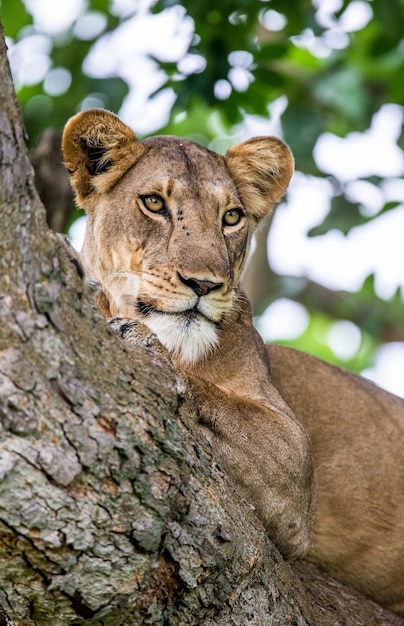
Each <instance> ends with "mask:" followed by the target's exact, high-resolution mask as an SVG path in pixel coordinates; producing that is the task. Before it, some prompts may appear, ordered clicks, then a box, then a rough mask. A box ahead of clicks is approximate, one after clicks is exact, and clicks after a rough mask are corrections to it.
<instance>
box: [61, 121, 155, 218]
mask: <svg viewBox="0 0 404 626" xmlns="http://www.w3.org/2000/svg"><path fill="white" fill-rule="evenodd" d="M144 150H145V147H144V146H143V144H142V143H140V141H138V139H137V137H136V135H135V133H134V132H133V130H132V129H131V128H129V126H126V124H124V123H123V122H121V120H120V119H119V118H118V117H117V116H116V115H114V114H113V113H110V112H109V111H105V110H104V109H89V110H87V111H83V112H82V113H78V114H77V115H75V116H74V117H72V118H70V120H69V121H68V122H67V124H66V126H65V129H64V132H63V138H62V152H63V159H64V162H65V165H66V167H67V169H68V171H69V174H70V180H71V184H72V187H73V189H74V191H75V192H76V196H77V201H78V203H79V204H80V205H81V204H83V205H85V199H86V198H87V196H88V195H89V194H90V193H91V192H93V191H96V192H98V193H106V192H107V191H108V190H109V189H110V188H111V187H112V186H113V185H115V184H116V183H117V182H118V180H119V179H120V178H121V177H122V176H123V175H124V174H125V172H127V170H128V169H129V168H130V167H131V166H132V165H134V163H136V161H137V160H138V159H139V158H140V156H141V155H142V154H143V152H144ZM83 208H86V207H85V206H83Z"/></svg>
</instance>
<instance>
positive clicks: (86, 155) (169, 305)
mask: <svg viewBox="0 0 404 626" xmlns="http://www.w3.org/2000/svg"><path fill="white" fill-rule="evenodd" d="M63 151H64V158H65V162H66V164H67V167H68V169H69V171H70V173H71V177H72V184H73V186H74V188H75V191H76V194H77V198H78V202H79V204H80V205H81V206H82V207H83V208H85V209H86V211H87V214H88V225H87V230H86V238H85V243H84V248H83V259H84V264H85V268H86V270H87V272H88V273H89V275H90V276H91V277H93V278H94V279H95V280H97V281H98V282H99V283H100V285H101V288H102V292H101V295H100V297H99V303H100V306H101V308H102V310H103V311H104V313H105V315H106V316H107V317H115V318H116V317H119V318H122V320H121V321H117V320H116V319H115V320H114V322H113V324H114V327H115V328H118V330H119V329H121V331H122V332H121V334H122V336H125V337H126V338H127V339H129V340H134V341H137V339H136V337H137V336H138V334H139V333H138V331H136V328H135V327H136V324H137V323H139V322H140V323H141V324H140V327H141V328H142V329H145V328H146V331H147V328H148V329H151V331H153V332H154V333H155V334H156V335H157V337H158V339H159V340H160V341H161V342H162V344H163V345H164V346H165V347H166V348H167V350H168V351H169V353H170V355H171V358H172V359H173V361H174V363H175V364H176V365H177V367H178V368H179V370H180V371H181V372H182V375H183V377H184V380H185V381H186V384H187V386H188V396H189V397H190V398H191V401H192V402H193V404H194V407H195V409H196V412H197V414H198V416H199V420H198V428H200V429H202V430H203V432H204V434H205V435H206V436H207V437H208V439H209V440H210V441H211V444H212V447H213V449H214V451H215V453H216V455H217V456H218V458H219V460H220V461H221V463H222V465H223V466H224V468H225V469H226V470H227V471H228V472H229V474H230V475H231V476H232V477H233V478H234V480H235V481H236V483H237V484H238V485H239V487H240V488H241V490H242V492H243V493H244V495H245V496H246V497H247V498H248V499H249V500H250V501H251V502H252V503H253V504H254V505H255V506H256V508H257V512H258V514H259V515H260V516H261V518H262V520H263V522H264V524H265V525H266V527H267V529H268V532H269V533H270V536H271V538H272V539H273V541H274V542H275V543H276V544H277V546H278V547H279V548H280V550H281V551H282V552H283V554H284V555H285V556H287V557H288V558H296V557H301V556H304V555H305V554H306V553H307V552H308V550H309V548H310V544H311V538H312V526H313V515H314V490H313V474H312V456H311V446H310V440H309V437H308V435H307V432H308V433H309V435H310V438H311V441H312V445H313V456H314V464H315V465H314V467H315V483H316V489H317V497H318V507H317V514H316V522H315V528H316V537H315V540H314V544H313V547H312V549H311V551H310V552H309V558H311V559H312V560H314V561H316V562H317V563H319V564H320V565H321V566H323V567H324V568H325V569H328V570H329V571H330V572H331V573H332V574H333V575H334V576H336V577H337V578H340V579H341V580H343V581H346V582H349V583H351V584H353V585H355V586H356V587H358V588H359V589H361V590H362V591H363V592H364V593H366V594H367V595H369V596H371V597H373V598H374V599H376V600H377V601H379V602H381V603H384V604H392V603H398V602H400V601H401V600H402V599H403V596H404V582H403V581H401V583H400V580H399V577H400V569H399V566H397V565H396V564H395V562H394V560H395V556H394V554H395V553H397V554H400V555H401V554H402V550H403V544H404V540H403V539H402V538H400V536H399V535H398V534H397V533H396V532H395V530H392V529H391V527H390V528H389V522H390V519H391V518H390V509H391V504H389V503H387V502H385V499H386V491H387V488H386V484H385V481H384V480H380V481H378V482H377V483H376V484H375V490H374V491H372V489H371V485H369V476H371V473H370V468H371V469H372V472H373V474H375V472H374V470H375V466H376V469H377V465H378V464H383V463H385V464H386V468H387V469H386V472H390V476H391V479H392V481H393V482H394V485H393V486H392V487H391V488H390V489H389V490H388V493H389V494H391V497H392V498H393V499H394V506H396V507H397V519H398V517H399V511H400V510H401V513H402V515H403V514H404V510H403V509H404V503H403V501H402V495H403V494H402V491H403V484H404V481H403V477H402V474H400V469H401V465H400V464H399V462H398V459H397V457H396V448H394V451H393V454H392V457H391V458H389V455H390V452H389V450H388V449H386V445H384V446H383V448H382V449H383V453H382V455H381V458H380V460H379V461H378V462H376V461H375V455H376V451H377V449H378V446H379V445H380V437H379V438H378V441H377V442H376V444H377V445H376V448H375V449H374V445H375V442H374V437H375V433H376V435H377V433H378V432H380V433H383V432H384V431H389V432H390V433H391V436H392V437H393V438H395V439H396V441H397V440H398V438H399V436H401V435H402V431H400V428H402V423H403V416H404V403H402V402H400V401H399V400H396V401H393V400H392V399H391V396H388V397H387V396H386V394H383V393H382V392H379V391H378V390H377V391H376V392H374V391H372V390H373V389H375V388H374V387H372V386H370V385H369V387H366V384H362V383H361V382H357V379H356V378H351V377H347V378H346V380H347V381H348V382H347V384H346V385H345V386H344V384H345V379H344V381H341V376H342V375H341V374H340V373H339V370H333V369H332V368H329V367H328V366H326V365H325V364H322V363H321V362H319V361H315V365H313V366H312V368H311V370H310V367H308V368H307V367H306V360H305V359H306V357H305V356H302V357H299V353H294V352H289V351H286V350H284V351H282V350H281V351H278V350H277V349H276V348H274V352H273V364H272V366H271V367H272V374H270V367H269V361H268V356H267V352H266V349H265V347H264V345H263V342H262V340H261V339H260V337H259V336H258V334H257V333H256V331H255V330H254V328H253V326H252V319H251V311H250V307H249V304H248V302H247V300H246V298H245V296H244V295H243V293H242V291H241V290H240V286H239V282H240V277H241V273H242V269H243V266H244V263H245V260H246V257H247V253H248V247H249V242H250V238H251V234H252V232H253V231H254V229H255V228H256V226H257V224H258V222H259V221H260V219H261V218H262V217H264V215H266V214H267V213H268V212H269V211H270V210H271V208H272V205H273V203H274V202H276V201H277V200H278V199H279V198H280V197H281V196H282V194H283V193H284V191H285V189H286V187H287V184H288V182H289V179H290V176H291V174H292V171H293V159H292V157H291V154H290V151H289V150H288V148H287V147H286V146H285V144H283V143H282V142H281V141H280V140H277V139H275V138H256V139H253V140H250V141H248V142H245V143H243V144H241V145H239V146H235V147H234V148H232V149H231V150H230V151H229V153H228V154H227V155H226V156H225V157H221V156H219V155H217V154H215V153H212V152H211V151H209V150H206V149H205V148H202V147H201V146H198V145H197V144H194V143H192V142H188V141H186V140H180V139H178V138H174V137H160V138H151V139H148V140H146V141H144V142H139V141H138V140H137V139H136V137H135V135H134V134H133V132H132V131H131V130H130V129H129V128H128V127H127V126H125V125H124V124H122V122H120V121H119V120H118V118H116V117H115V116H113V115H112V114H109V113H107V112H105V111H87V112H85V113H83V114H79V115H78V116H75V117H74V118H72V120H71V121H70V122H69V123H68V125H67V126H66V129H65V134H64V141H63ZM131 324H132V326H131ZM128 328H129V332H128ZM130 329H132V330H133V332H131V330H130ZM142 332H143V331H142ZM140 335H141V333H140ZM133 337H135V339H133ZM296 354H297V355H298V356H296ZM299 358H300V359H301V361H299ZM271 360H272V358H271ZM295 361H297V364H296V363H295ZM299 364H300V365H299ZM299 367H300V368H302V369H301V371H300V373H299V374H298V378H299V383H297V381H296V374H295V371H297V370H298V369H299ZM305 368H306V369H305ZM335 372H336V373H335ZM314 374H315V375H314ZM271 375H272V379H271ZM335 381H337V382H335ZM274 383H275V384H274ZM340 387H342V388H343V389H345V390H346V389H348V391H347V396H346V398H345V400H346V399H347V398H348V399H349V402H347V401H344V403H342V401H341V406H340V408H338V402H340V399H341V398H343V397H344V393H345V392H342V391H340ZM277 388H278V389H279V390H280V391H281V393H282V394H283V396H284V397H282V395H281V394H280V393H279V391H278V389H277ZM306 389H308V392H307V400H305V397H306V395H305V394H306ZM331 389H332V390H333V392H332V393H333V394H334V395H333V396H332V397H329V395H328V396H327V394H329V393H330V390H331ZM374 395H376V397H377V399H378V402H379V406H380V409H379V412H377V411H376V413H375V417H374V418H371V419H372V421H373V420H375V419H376V418H377V416H378V419H379V420H380V423H378V424H376V425H374V428H373V427H372V428H370V427H369V428H363V423H364V420H365V419H366V418H367V415H368V412H369V406H372V407H373V406H374V404H375V401H374ZM296 396H297V397H296ZM323 396H324V398H326V397H327V398H328V399H325V400H324V402H322V397H323ZM284 398H285V399H286V402H285V399H284ZM356 398H358V400H356ZM314 400H315V401H314ZM394 402H396V409H397V415H396V416H394V417H392V416H388V418H387V419H386V422H384V421H383V422H382V421H381V420H382V418H384V417H385V413H388V411H389V410H390V407H391V406H393V404H394ZM287 403H288V404H287ZM358 406H359V407H360V413H359V414H358V416H357V417H358V421H357V423H356V414H355V411H356V412H358ZM331 409H332V410H331ZM299 420H300V421H299ZM400 420H401V422H400ZM302 424H303V425H304V427H305V428H303V427H302ZM400 424H401V426H400ZM305 429H307V432H306V430H305ZM359 435H360V439H359ZM356 437H358V441H357V440H356ZM345 439H346V441H347V443H346V445H345V443H344V442H345ZM395 445H397V444H395ZM375 450H376V451H375ZM369 456H371V457H373V458H372V460H371V461H369ZM366 481H367V482H366ZM356 496H357V499H356ZM400 497H401V500H400ZM336 498H338V500H337V499H336ZM350 498H351V499H350ZM335 503H337V504H335ZM335 509H336V510H335ZM378 528H379V532H377V529H378ZM348 536H349V537H350V539H349V540H347V537H348ZM401 537H402V535H401ZM373 544H374V548H373V549H370V547H371V546H373ZM381 551H384V555H385V559H384V563H386V567H385V568H384V569H382V568H381V567H380V562H379V559H380V552H381ZM401 562H402V563H403V564H404V559H401ZM361 568H363V570H362V571H360V570H361ZM401 578H404V565H403V566H402V568H401ZM387 587H389V594H388V593H387V591H386V588H387Z"/></svg>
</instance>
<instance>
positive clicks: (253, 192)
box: [225, 137, 294, 221]
mask: <svg viewBox="0 0 404 626" xmlns="http://www.w3.org/2000/svg"><path fill="white" fill-rule="evenodd" d="M225 161H226V164H227V167H228V170H229V172H230V174H231V176H232V178H233V180H234V182H235V183H236V186H237V192H238V194H239V195H240V197H241V200H242V201H243V204H244V205H245V207H246V209H247V210H248V212H249V213H252V214H253V215H254V217H255V218H256V219H257V221H259V220H261V219H262V218H263V217H265V215H267V214H268V213H270V212H271V211H272V208H273V204H274V203H275V202H277V201H278V200H280V199H281V197H282V196H283V194H284V193H285V191H286V189H287V186H288V184H289V181H290V179H291V177H292V174H293V170H294V159H293V155H292V153H291V151H290V149H289V148H288V146H287V145H286V144H285V143H284V142H283V141H282V140H281V139H278V138H277V137H254V138H253V139H249V140H248V141H245V142H244V143H240V144H238V145H236V146H233V147H232V148H230V150H229V151H228V153H227V154H226V156H225Z"/></svg>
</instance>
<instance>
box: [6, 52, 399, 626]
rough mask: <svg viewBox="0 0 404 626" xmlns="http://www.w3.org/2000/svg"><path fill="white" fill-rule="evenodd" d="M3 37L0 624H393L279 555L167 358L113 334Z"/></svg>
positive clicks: (367, 604) (311, 569)
mask: <svg viewBox="0 0 404 626" xmlns="http://www.w3.org/2000/svg"><path fill="white" fill-rule="evenodd" d="M0 46H1V49H0V84H1V85H2V89H1V92H0V99H1V115H0V142H1V145H0V159H1V163H0V177H1V185H0V195H1V197H0V215H1V224H2V233H1V237H0V252H1V253H0V260H1V261H0V262H1V267H2V271H1V274H0V307H1V315H2V318H1V319H2V324H1V326H0V400H1V401H0V417H1V429H0V437H1V439H0V477H1V482H0V606H1V607H2V610H3V612H4V617H2V618H0V626H1V624H19V625H21V626H22V625H26V626H28V625H32V624H36V625H38V626H49V625H51V626H68V625H74V626H79V625H81V624H89V625H94V626H95V625H96V624H97V625H99V624H102V625H103V626H112V625H113V626H119V625H122V626H123V625H125V626H132V625H133V626H135V625H141V624H157V625H164V626H171V625H182V624H184V625H185V624H195V625H204V626H210V625H212V626H213V625H222V626H229V625H233V624H234V625H239V626H243V625H247V624H251V625H258V624H260V625H275V624H278V625H280V626H284V625H286V624H295V625H296V626H298V625H299V626H303V625H304V624H311V625H318V626H322V625H328V624H330V625H331V624H333V625H334V624H335V625H336V624H347V625H359V624H366V625H367V626H371V625H372V624H380V625H381V624H392V625H395V624H397V625H399V624H403V620H401V619H400V618H398V617H397V616H394V615H392V614H390V613H388V612H386V611H383V610H382V609H380V608H379V607H377V606H376V605H374V604H372V603H371V602H369V601H367V600H364V599H363V598H361V597H360V596H359V595H358V594H356V593H355V592H351V591H350V590H348V589H346V588H343V587H342V586H341V585H339V584H337V583H335V582H334V581H330V580H329V579H326V578H325V577H324V576H323V575H322V574H321V573H319V571H318V570H316V568H314V567H313V566H309V565H307V564H304V563H302V564H299V566H296V567H294V568H292V567H291V566H290V565H288V564H287V563H285V562H284V561H283V559H282V558H281V556H280V555H279V554H278V552H277V551H276V549H275V548H274V547H273V545H272V544H271V542H270V541H269V539H268V537H267V536H266V534H265V532H264V530H263V527H262V525H261V524H260V522H259V521H258V519H257V518H256V516H255V513H254V511H253V510H252V507H251V506H250V505H249V503H247V502H245V501H243V500H242V499H241V498H240V497H239V496H238V494H237V492H236V490H235V488H234V486H233V485H232V484H231V483H230V481H229V480H228V478H227V477H226V476H225V475H224V473H223V472H222V471H221V469H220V467H219V466H218V464H217V462H216V461H215V460H214V459H213V458H212V456H211V453H210V451H209V449H207V448H206V446H205V443H204V442H203V441H198V440H196V439H195V437H194V435H193V434H192V432H191V430H190V429H189V428H188V426H187V424H189V423H191V422H192V415H185V414H184V409H183V407H184V406H185V405H184V402H183V400H184V396H183V394H184V389H183V387H182V383H181V382H180V379H179V377H178V375H177V373H176V372H175V371H174V370H173V368H172V366H171V365H170V364H169V363H168V362H166V361H165V360H164V357H163V356H161V355H159V354H156V353H153V352H152V351H147V350H142V349H140V348H137V349H136V348H132V347H130V346H127V345H125V344H123V343H122V342H120V340H118V339H117V338H116V336H115V335H113V334H112V333H111V331H110V330H109V328H108V327H107V324H106V323H105V322H104V319H103V318H102V316H101V315H100V313H99V312H98V311H97V309H96V308H95V307H94V306H93V304H92V302H91V299H90V298H89V297H88V295H87V294H86V291H85V288H84V286H83V282H82V279H81V277H80V276H79V275H78V273H77V268H76V267H75V265H74V264H71V263H70V261H69V260H68V258H67V257H66V255H65V253H64V249H63V248H62V247H61V246H60V244H59V243H58V240H57V239H56V237H55V236H54V234H53V233H52V232H51V231H49V230H48V228H47V226H46V221H45V213H44V210H43V208H42V206H41V204H40V201H39V199H38V197H37V195H36V192H35V190H34V185H33V174H32V169H31V166H30V163H29V160H28V156H27V153H26V148H25V145H24V131H23V126H22V122H21V117H20V112H19V109H18V105H17V103H16V99H15V95H14V92H13V88H12V84H11V79H10V76H9V68H8V64H7V60H6V50H5V45H4V42H3V41H2V43H1V44H0Z"/></svg>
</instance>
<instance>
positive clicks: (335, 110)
mask: <svg viewBox="0 0 404 626" xmlns="http://www.w3.org/2000/svg"><path fill="white" fill-rule="evenodd" d="M0 7H1V8H0V14H1V20H2V22H3V26H4V30H5V35H6V39H7V44H8V47H9V59H10V64H11V68H12V73H13V77H14V82H15V86H16V90H17V95H18V98H19V101H20V103H21V107H22V110H23V115H24V119H25V124H26V127H27V132H28V142H29V148H30V150H31V156H32V162H33V164H34V167H35V171H36V181H37V187H38V190H39V192H40V195H41V197H42V199H43V201H44V204H45V206H46V209H47V215H48V222H49V224H50V226H51V227H52V228H54V229H55V230H59V231H64V232H68V233H69V235H70V237H71V238H72V239H73V242H74V245H75V246H76V247H78V248H80V246H81V241H82V238H83V231H84V222H85V218H84V216H83V213H82V211H80V210H79V209H77V208H75V207H74V202H73V198H72V196H71V192H70V187H69V183H68V180H67V178H66V173H65V171H64V168H63V166H62V164H61V155H60V133H61V130H62V128H63V126H64V124H65V122H66V121H67V119H68V118H69V117H70V116H71V115H73V114H75V113H76V112H77V111H79V110H83V109H86V108H91V107H104V108H107V109H109V110H111V111H113V112H115V113H117V114H119V115H120V116H121V117H122V119H123V120H124V121H125V122H126V123H128V124H129V125H130V126H132V128H133V129H134V130H135V131H136V132H137V133H138V134H139V136H140V137H144V136H147V135H151V134H175V135H180V136H183V137H187V138H188V139H192V140H194V141H197V142H199V143H201V144H203V145H206V146H208V147H209V148H211V149H213V150H216V151H218V152H220V153H224V152H225V151H226V150H227V149H228V148H229V147H230V145H232V144H234V143H237V142H240V141H243V140H245V139H247V138H249V137H252V136H254V135H268V134H275V135H277V136H280V137H282V138H283V139H284V140H285V141H286V142H287V143H288V144H289V145H290V147H291V149H292V151H293V153H294V155H295V159H296V174H295V175H294V178H293V180H292V183H291V185H290V189H289V192H288V194H287V196H286V197H285V200H284V202H282V203H281V204H280V205H279V207H278V208H277V210H276V213H275V216H274V218H273V220H272V223H271V224H266V225H265V226H264V227H263V228H262V229H261V231H260V232H259V234H258V236H257V238H256V241H255V244H254V253H253V255H252V258H251V260H250V264H249V267H248V269H247V271H246V274H245V277H244V284H245V288H246V290H247V292H248V294H249V296H250V298H251V300H252V302H253V306H254V312H255V322H256V325H257V327H258V329H259V330H260V332H261V333H262V335H263V337H264V339H266V340H267V341H274V342H277V343H282V344H286V345H291V346H294V347H297V348H299V349H302V350H305V351H307V352H310V353H312V354H315V355H317V356H319V357H321V358H323V359H325V360H327V361H330V362H333V363H336V364H338V365H340V366H342V367H344V368H347V369H350V370H352V371H355V372H359V373H362V374H364V375H365V376H367V377H369V378H371V379H373V380H375V381H376V382H377V383H378V384H380V385H381V386H383V387H385V388H386V389H388V390H390V391H393V392H394V393H397V394H398V395H401V396H404V320H403V294H404V179H403V175H404V155H403V150H402V148H403V144H404V135H403V111H404V109H403V104H404V78H403V77H404V0H389V1H388V2H386V0H369V1H366V0H288V1H287V2H286V1H285V0H267V1H265V0H204V1H203V2H196V0H195V1H193V2H190V1H189V2H186V1H183V2H177V1H176V0H159V1H157V2H153V1H152V0H69V2H64V3H58V2H55V1H54V0H2V3H1V5H0Z"/></svg>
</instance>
